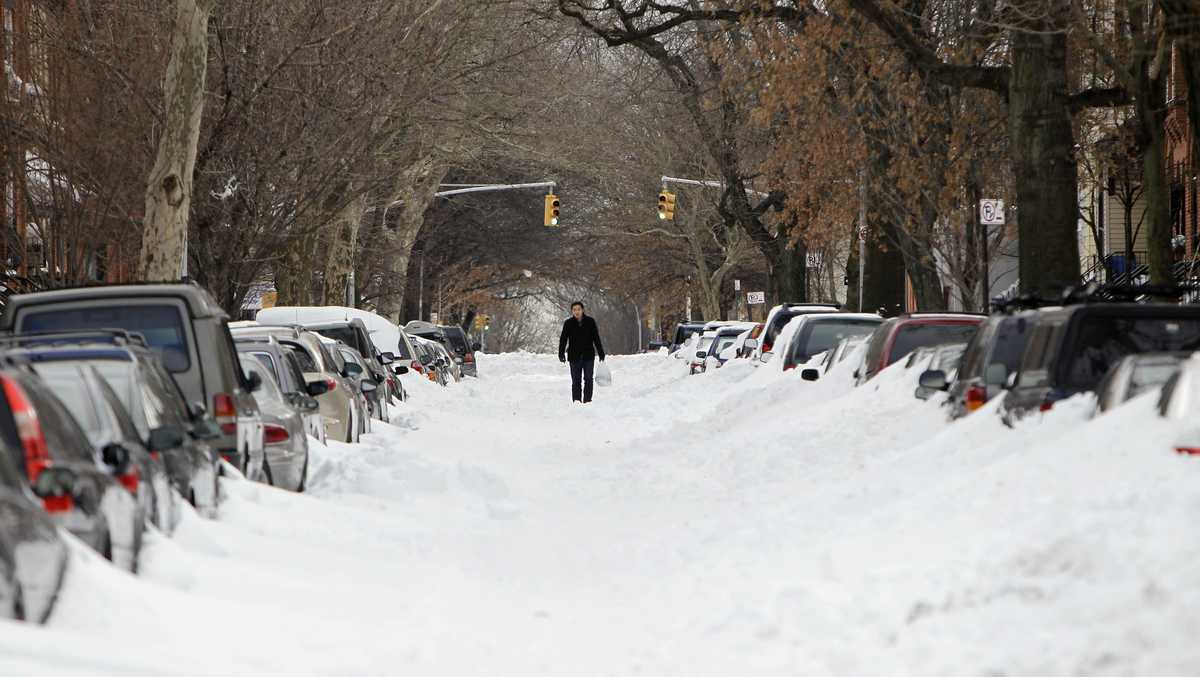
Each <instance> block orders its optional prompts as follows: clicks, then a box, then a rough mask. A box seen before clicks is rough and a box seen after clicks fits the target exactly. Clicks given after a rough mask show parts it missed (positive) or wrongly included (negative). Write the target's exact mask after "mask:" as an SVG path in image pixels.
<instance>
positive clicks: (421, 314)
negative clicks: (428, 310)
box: [417, 247, 425, 320]
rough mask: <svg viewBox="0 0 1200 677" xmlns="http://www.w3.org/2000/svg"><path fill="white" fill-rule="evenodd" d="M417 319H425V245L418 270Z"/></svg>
mask: <svg viewBox="0 0 1200 677" xmlns="http://www.w3.org/2000/svg"><path fill="white" fill-rule="evenodd" d="M417 319H418V320H424V319H425V247H421V264H420V267H419V268H418V270H417Z"/></svg>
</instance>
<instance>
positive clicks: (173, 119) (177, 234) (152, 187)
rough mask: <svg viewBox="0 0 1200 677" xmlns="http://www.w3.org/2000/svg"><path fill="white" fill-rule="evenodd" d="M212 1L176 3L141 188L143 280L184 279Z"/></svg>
mask: <svg viewBox="0 0 1200 677" xmlns="http://www.w3.org/2000/svg"><path fill="white" fill-rule="evenodd" d="M216 3H217V0H176V1H175V26H174V31H175V34H174V37H173V39H172V46H171V58H170V60H169V61H168V62H167V71H166V86H165V90H166V105H165V108H164V115H163V121H164V122H163V129H162V134H161V135H160V137H159V140H158V153H157V156H156V158H155V161H154V168H153V169H152V170H151V172H150V178H149V181H148V182H147V185H146V212H145V215H144V220H143V232H142V248H141V256H140V259H139V271H140V273H141V278H142V279H143V280H163V281H168V280H179V279H181V278H182V277H184V276H185V275H186V257H187V232H188V210H189V209H190V207H191V192H192V170H193V168H194V167H195V164H196V146H197V143H198V142H199V139H200V119H201V115H202V113H203V111H204V78H205V73H206V71H207V68H208V18H209V16H210V15H211V14H212V10H213V8H214V7H215V6H216Z"/></svg>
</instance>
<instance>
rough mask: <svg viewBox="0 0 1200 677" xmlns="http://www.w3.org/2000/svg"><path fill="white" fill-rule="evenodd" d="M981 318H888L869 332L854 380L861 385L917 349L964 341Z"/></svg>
mask: <svg viewBox="0 0 1200 677" xmlns="http://www.w3.org/2000/svg"><path fill="white" fill-rule="evenodd" d="M983 320H984V316H983V315H972V314H967V313H911V314H906V315H900V316H898V317H892V318H888V319H886V320H884V321H883V323H882V324H880V325H879V326H878V327H877V328H876V329H875V331H874V333H872V334H871V338H870V339H869V341H868V342H867V352H866V356H865V357H864V358H863V364H862V367H861V368H860V369H859V370H858V373H856V374H855V381H856V383H858V384H862V383H865V382H867V381H869V380H871V379H872V378H874V377H875V375H876V374H878V373H879V372H881V371H883V370H884V369H885V368H886V367H888V366H889V365H891V364H894V363H896V362H898V361H900V360H901V359H902V358H905V357H908V354H909V353H911V352H912V351H914V350H916V349H917V348H921V347H923V346H936V345H939V344H942V343H966V342H967V341H970V340H971V337H972V336H974V335H975V332H976V331H977V330H978V328H979V324H980V323H981V322H982V321H983Z"/></svg>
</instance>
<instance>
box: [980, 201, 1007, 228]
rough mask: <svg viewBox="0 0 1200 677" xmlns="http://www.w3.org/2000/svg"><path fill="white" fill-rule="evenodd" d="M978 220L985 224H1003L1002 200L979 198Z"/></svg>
mask: <svg viewBox="0 0 1200 677" xmlns="http://www.w3.org/2000/svg"><path fill="white" fill-rule="evenodd" d="M979 222H980V223H982V224H983V225H985V226H1003V225H1004V200H980V201H979Z"/></svg>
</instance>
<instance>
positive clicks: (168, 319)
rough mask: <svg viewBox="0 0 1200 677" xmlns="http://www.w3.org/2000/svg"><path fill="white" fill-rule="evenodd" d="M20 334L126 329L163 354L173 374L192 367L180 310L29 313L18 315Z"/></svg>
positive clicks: (94, 309)
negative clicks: (135, 333) (143, 338)
mask: <svg viewBox="0 0 1200 677" xmlns="http://www.w3.org/2000/svg"><path fill="white" fill-rule="evenodd" d="M20 322H21V324H20V330H21V331H22V332H53V331H73V330H80V329H125V330H127V331H131V332H137V333H138V334H141V335H142V336H143V337H145V339H146V344H147V345H149V346H150V347H151V348H154V349H155V350H157V351H159V352H160V353H162V358H163V363H164V364H165V365H166V367H167V369H169V370H171V371H172V372H176V373H178V372H183V371H187V370H188V369H189V368H190V367H191V356H190V353H189V350H188V339H187V332H186V331H185V330H184V325H183V318H182V316H180V313H179V308H177V307H175V306H173V305H141V304H138V305H124V306H101V307H95V306H88V307H87V308H75V309H62V310H58V309H46V310H30V311H28V312H26V313H24V314H22V315H21V320H20Z"/></svg>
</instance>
